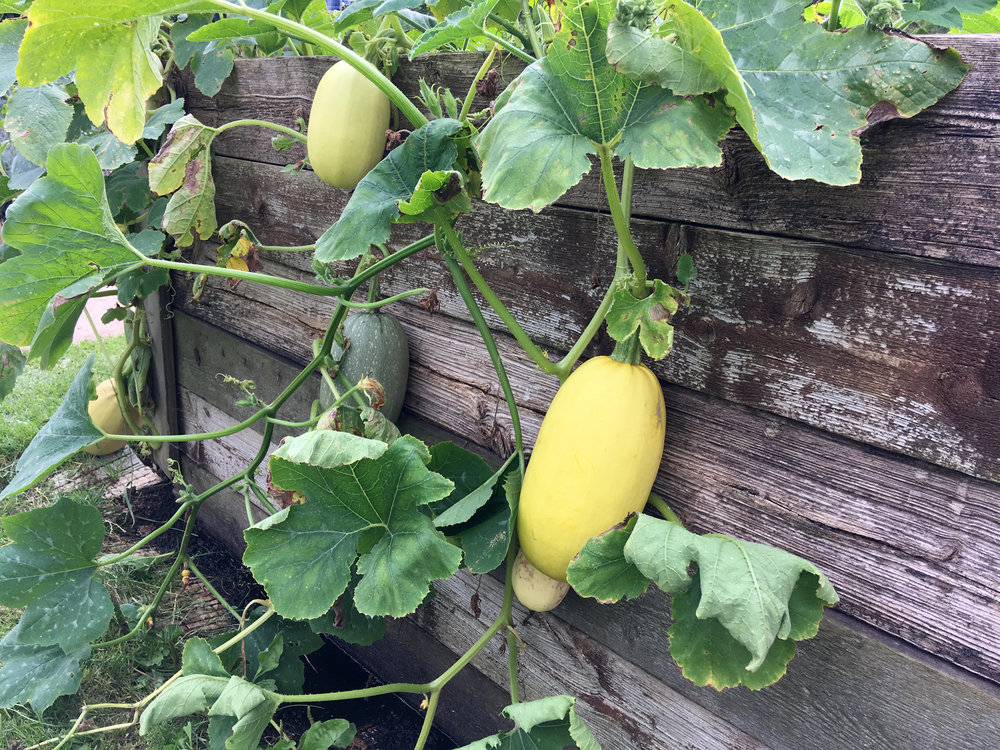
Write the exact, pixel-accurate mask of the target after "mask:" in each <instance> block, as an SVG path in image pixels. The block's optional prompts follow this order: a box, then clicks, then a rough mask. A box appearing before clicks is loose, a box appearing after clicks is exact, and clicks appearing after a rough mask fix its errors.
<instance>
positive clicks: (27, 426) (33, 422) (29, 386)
mask: <svg viewBox="0 0 1000 750" xmlns="http://www.w3.org/2000/svg"><path fill="white" fill-rule="evenodd" d="M104 346H105V348H106V349H107V353H108V355H109V356H110V357H111V358H115V359H116V358H117V357H119V356H121V353H122V352H123V351H124V350H125V336H115V337H113V338H107V339H105V340H104ZM91 354H96V357H95V359H94V384H95V385H96V384H97V383H99V382H100V381H102V380H104V379H105V378H108V377H110V375H111V368H110V367H109V366H108V364H107V362H106V361H105V359H104V357H103V356H102V353H101V351H100V350H99V349H98V346H97V342H95V341H79V342H77V343H75V344H73V346H71V347H70V349H69V351H68V352H66V354H65V355H64V356H63V358H62V359H61V360H59V362H58V363H56V365H55V366H54V367H53V368H52V369H51V370H41V369H39V367H38V365H37V364H36V363H34V362H30V363H28V364H27V365H26V366H25V368H24V372H23V373H21V377H19V378H18V379H17V384H16V385H15V386H14V391H13V392H12V393H11V394H10V395H9V396H7V398H5V399H4V400H3V401H0V462H4V461H5V462H7V463H8V464H9V463H10V462H11V461H16V460H17V457H18V456H19V455H21V453H22V452H23V451H24V449H25V448H27V447H28V443H30V442H31V439H32V438H33V437H34V436H35V433H36V432H38V430H39V429H41V427H42V425H44V424H45V423H46V422H47V421H49V417H51V416H52V415H53V414H54V413H55V411H56V409H58V408H59V404H61V403H62V400H63V396H64V395H66V391H67V390H69V386H70V383H72V382H73V378H75V377H76V374H77V373H78V372H79V371H80V368H81V367H83V365H84V364H85V363H86V362H87V358H88V357H90V355H91ZM112 364H113V363H112ZM0 476H2V474H0Z"/></svg>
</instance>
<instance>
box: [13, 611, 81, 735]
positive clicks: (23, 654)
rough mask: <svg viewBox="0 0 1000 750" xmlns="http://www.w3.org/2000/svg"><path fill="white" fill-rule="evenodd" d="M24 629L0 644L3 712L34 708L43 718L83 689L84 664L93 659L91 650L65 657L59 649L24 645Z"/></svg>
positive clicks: (76, 652)
mask: <svg viewBox="0 0 1000 750" xmlns="http://www.w3.org/2000/svg"><path fill="white" fill-rule="evenodd" d="M20 635H21V626H20V625H15V626H14V628H13V629H12V630H11V631H10V632H9V633H7V635H6V636H4V638H3V640H2V641H0V664H3V666H2V667H0V708H12V707H13V706H17V705H27V704H29V703H30V704H31V707H32V708H33V709H34V710H35V712H36V713H38V714H39V716H40V715H41V714H42V713H43V712H44V711H45V709H47V708H48V707H49V706H51V705H52V704H53V703H55V700H56V698H58V697H59V696H60V695H72V694H74V693H75V692H76V691H77V690H79V689H80V682H81V681H82V679H83V671H82V670H81V669H80V662H83V661H86V660H87V659H89V658H90V646H83V647H82V648H80V649H78V650H76V651H74V652H72V653H69V654H67V653H65V652H64V651H63V650H62V649H61V648H59V647H58V646H38V645H35V644H25V643H20V642H19V638H20Z"/></svg>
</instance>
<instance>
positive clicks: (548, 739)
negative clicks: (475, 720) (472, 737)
mask: <svg viewBox="0 0 1000 750" xmlns="http://www.w3.org/2000/svg"><path fill="white" fill-rule="evenodd" d="M575 703H576V698H573V697H571V696H569V695H553V696H549V697H548V698H541V699H539V700H535V701H527V702H525V703H515V704H514V705H512V706H507V708H505V709H504V710H503V712H502V713H503V715H504V716H506V717H507V718H508V719H510V720H511V721H514V722H516V723H517V727H516V728H515V729H514V730H513V731H511V732H500V734H498V735H495V736H493V737H487V738H485V739H483V740H479V741H478V742H474V743H472V744H471V745H466V746H465V747H463V748H460V749H459V750H563V748H565V747H576V748H579V750H601V745H600V744H599V743H598V742H597V739H596V738H595V737H594V735H593V733H592V732H591V731H590V729H589V728H588V727H587V725H586V724H584V723H583V722H582V721H581V720H580V717H578V716H577V715H576V708H575Z"/></svg>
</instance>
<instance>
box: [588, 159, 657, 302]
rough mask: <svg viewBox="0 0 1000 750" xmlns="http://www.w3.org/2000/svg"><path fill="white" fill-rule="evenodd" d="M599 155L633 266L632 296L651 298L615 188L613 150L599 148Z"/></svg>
mask: <svg viewBox="0 0 1000 750" xmlns="http://www.w3.org/2000/svg"><path fill="white" fill-rule="evenodd" d="M597 153H598V154H599V155H600V157H601V176H602V177H603V178H604V192H605V193H606V194H607V196H608V208H610V209H611V220H612V221H613V222H614V223H615V232H617V234H618V241H619V242H620V243H621V245H622V249H623V250H624V251H625V255H626V256H628V260H629V263H631V264H632V273H633V282H632V295H633V296H634V297H636V298H637V299H643V298H645V297H647V296H649V295H648V291H647V289H646V264H645V263H644V262H643V260H642V255H640V254H639V248H637V247H636V246H635V241H634V240H633V239H632V233H631V232H630V231H629V227H628V224H629V220H628V218H627V217H626V214H625V211H624V209H623V208H622V203H621V200H620V199H619V197H618V190H617V188H616V187H615V173H614V171H613V170H612V168H611V149H610V148H609V147H608V146H607V145H602V146H599V147H598V149H597Z"/></svg>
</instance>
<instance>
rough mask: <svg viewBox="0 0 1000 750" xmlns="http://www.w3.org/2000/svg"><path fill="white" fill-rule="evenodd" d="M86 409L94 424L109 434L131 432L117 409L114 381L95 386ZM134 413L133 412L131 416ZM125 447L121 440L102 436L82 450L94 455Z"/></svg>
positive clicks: (109, 380)
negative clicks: (95, 394)
mask: <svg viewBox="0 0 1000 750" xmlns="http://www.w3.org/2000/svg"><path fill="white" fill-rule="evenodd" d="M87 411H88V413H89V414H90V418H91V419H92V420H94V424H96V425H97V426H98V427H100V428H101V429H102V430H104V431H105V432H106V433H108V434H109V435H127V434H128V433H130V432H131V430H130V429H129V428H128V425H127V424H126V423H125V420H124V419H123V418H122V413H121V411H120V410H119V409H118V398H117V397H116V396H115V381H114V380H111V379H110V378H109V379H108V380H105V381H103V382H102V383H99V384H98V386H97V398H96V399H95V400H93V401H91V402H90V403H89V404H88V405H87ZM134 416H135V414H133V417H134ZM124 447H125V442H124V441H122V440H111V439H110V438H104V439H103V440H100V441H98V442H96V443H94V444H93V445H88V446H87V447H86V448H84V449H83V450H84V451H86V452H87V453H91V454H93V455H95V456H105V455H107V454H108V453H114V452H115V451H117V450H121V449H122V448H124Z"/></svg>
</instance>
